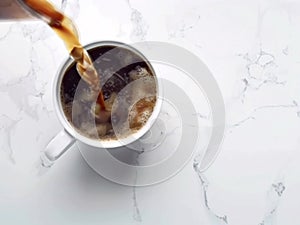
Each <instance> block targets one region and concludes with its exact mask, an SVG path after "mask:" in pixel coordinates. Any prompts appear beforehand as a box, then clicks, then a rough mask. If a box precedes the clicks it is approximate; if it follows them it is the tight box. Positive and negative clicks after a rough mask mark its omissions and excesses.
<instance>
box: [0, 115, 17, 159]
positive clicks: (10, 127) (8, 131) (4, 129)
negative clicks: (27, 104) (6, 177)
mask: <svg viewBox="0 0 300 225" xmlns="http://www.w3.org/2000/svg"><path fill="white" fill-rule="evenodd" d="M21 120H22V119H21V118H17V119H12V118H10V117H8V116H6V115H0V134H1V135H0V140H1V142H0V143H1V149H2V150H3V151H4V152H5V153H6V155H7V157H8V159H9V160H10V162H11V163H13V164H15V163H16V160H15V157H14V150H13V147H12V139H11V138H12V135H13V132H14V130H15V128H16V126H17V124H18V123H19V122H20V121H21Z"/></svg>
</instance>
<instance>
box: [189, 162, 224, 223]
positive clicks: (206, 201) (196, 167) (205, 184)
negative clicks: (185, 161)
mask: <svg viewBox="0 0 300 225" xmlns="http://www.w3.org/2000/svg"><path fill="white" fill-rule="evenodd" d="M200 158H201V157H200V156H196V157H195V159H194V164H193V167H194V170H195V172H196V173H197V175H198V177H199V179H200V182H201V186H202V190H203V196H204V204H205V207H206V209H207V211H208V212H209V214H210V215H212V216H213V217H214V218H215V219H217V220H218V221H220V222H221V223H222V224H228V218H227V215H222V216H221V215H219V214H218V213H216V212H215V211H214V209H213V208H212V207H211V206H210V203H209V197H208V189H209V181H208V180H207V178H206V177H205V175H204V173H203V172H201V171H200Z"/></svg>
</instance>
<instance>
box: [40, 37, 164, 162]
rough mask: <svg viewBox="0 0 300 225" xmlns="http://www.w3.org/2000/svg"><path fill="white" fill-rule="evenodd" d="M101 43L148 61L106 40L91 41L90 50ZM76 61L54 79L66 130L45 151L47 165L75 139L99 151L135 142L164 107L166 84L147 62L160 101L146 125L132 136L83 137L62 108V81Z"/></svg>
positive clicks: (83, 147) (82, 147)
mask: <svg viewBox="0 0 300 225" xmlns="http://www.w3.org/2000/svg"><path fill="white" fill-rule="evenodd" d="M100 46H115V47H121V48H125V49H126V50H129V51H131V52H133V53H135V54H137V55H139V56H140V58H142V59H143V61H144V62H147V59H146V58H145V56H143V55H142V54H141V53H140V52H139V51H138V50H137V49H135V48H133V47H131V46H129V45H126V44H123V43H120V42H115V41H102V42H95V43H92V44H89V45H87V46H85V48H86V49H87V50H89V49H93V48H95V47H100ZM73 62H74V61H73V60H72V59H71V58H68V60H67V61H66V62H65V63H64V64H63V65H62V67H61V68H60V69H59V72H58V73H57V75H56V77H55V79H54V82H53V93H54V107H55V111H56V114H57V116H58V118H59V121H60V123H61V124H62V125H63V128H64V129H63V130H62V131H60V133H59V134H57V135H56V136H55V137H54V138H53V139H52V140H51V141H50V143H49V144H48V145H47V147H46V149H45V151H44V152H43V163H44V164H45V165H46V164H48V165H52V164H53V163H54V161H56V160H57V159H58V158H59V157H60V156H62V155H63V153H64V152H66V151H67V150H68V149H69V148H70V147H71V146H72V145H73V144H74V143H75V142H77V146H78V147H79V150H80V151H81V152H89V150H99V151H101V149H117V148H119V147H122V146H126V145H128V144H131V143H133V142H134V141H136V140H138V139H139V138H141V137H142V136H143V135H144V134H145V133H146V132H147V131H148V130H149V129H150V128H151V126H152V125H153V123H154V122H155V120H156V118H157V116H158V114H159V112H160V107H161V102H162V100H161V98H160V97H159V96H162V85H161V84H160V83H159V79H157V78H156V74H155V72H154V69H153V68H152V66H151V65H150V63H148V62H147V64H148V67H149V69H151V70H152V71H151V72H152V74H154V78H155V81H156V87H157V88H156V89H157V91H156V95H157V96H156V99H157V100H156V103H155V106H154V109H153V112H152V114H151V116H150V117H149V119H148V120H147V122H146V124H145V125H144V126H143V127H141V128H140V129H139V130H138V131H137V132H134V133H132V134H130V135H129V136H127V137H125V138H117V139H114V140H102V141H100V140H97V139H91V138H88V137H86V136H83V135H82V134H80V133H79V132H78V131H76V129H74V127H73V125H71V124H70V122H69V121H68V119H67V118H66V116H65V115H64V111H63V108H62V103H61V97H60V96H61V93H60V91H61V83H62V79H63V76H64V74H65V72H66V70H67V69H68V68H69V67H70V65H71V64H72V63H73Z"/></svg>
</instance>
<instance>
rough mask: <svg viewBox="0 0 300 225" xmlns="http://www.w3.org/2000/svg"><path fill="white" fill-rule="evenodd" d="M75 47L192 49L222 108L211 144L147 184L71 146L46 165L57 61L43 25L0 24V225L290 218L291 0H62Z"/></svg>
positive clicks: (298, 5)
mask: <svg viewBox="0 0 300 225" xmlns="http://www.w3.org/2000/svg"><path fill="white" fill-rule="evenodd" d="M63 8H64V10H65V11H66V13H68V14H69V15H70V16H71V17H72V18H74V20H75V22H76V24H77V26H78V28H79V30H80V38H81V40H82V43H83V44H88V43H90V42H93V41H99V40H116V41H121V42H125V43H134V42H138V41H163V42H168V43H173V44H176V45H178V46H181V47H183V48H186V49H188V50H189V51H190V52H192V53H193V54H196V55H197V56H198V57H199V58H200V59H201V60H202V61H203V62H204V63H205V64H206V65H207V66H208V68H209V70H210V71H211V72H212V74H213V76H214V78H215V79H216V81H217V83H218V85H219V87H220V90H221V92H222V95H223V98H224V102H225V106H226V130H225V134H224V140H223V143H222V147H221V151H220V154H219V155H218V157H217V158H216V160H215V161H214V163H213V164H212V165H211V166H210V167H209V168H208V169H207V170H205V171H203V172H200V171H199V170H198V167H197V165H198V164H197V163H199V162H198V161H197V153H194V155H193V158H192V159H191V160H189V162H188V163H187V164H186V165H185V167H184V168H183V169H182V170H181V171H180V172H179V173H178V174H177V175H176V176H174V177H172V178H171V179H169V180H167V181H165V182H163V183H160V184H156V185H152V186H147V187H128V186H122V185H119V184H115V183H113V182H110V181H108V180H106V179H104V178H103V177H101V176H99V175H98V174H96V173H95V172H94V171H92V170H91V169H90V168H89V166H88V165H87V164H86V163H85V161H84V160H83V158H82V157H81V155H80V153H79V152H78V149H77V147H76V146H74V147H73V148H72V149H70V150H69V151H68V152H67V153H66V154H65V155H64V156H63V157H62V158H61V159H60V160H59V161H58V162H57V163H56V164H55V165H54V166H53V167H51V168H50V169H49V170H47V171H46V172H42V173H41V171H40V170H39V163H40V162H39V158H40V153H41V151H42V150H43V149H44V148H45V146H46V145H47V143H48V142H49V141H50V140H51V139H52V138H53V137H54V136H55V135H56V134H57V133H58V132H59V131H60V130H61V129H62V126H61V124H60V123H59V121H58V119H57V116H56V114H55V112H54V108H53V103H52V98H53V92H52V79H53V76H54V74H55V73H56V72H57V70H58V68H59V66H60V65H61V63H62V62H63V61H64V60H65V58H66V57H67V51H66V50H65V48H64V46H63V43H62V42H61V41H60V40H59V39H58V38H57V36H55V34H54V33H53V32H52V31H51V30H50V29H49V28H48V27H47V26H46V25H45V24H44V23H42V22H39V21H6V22H0V50H1V54H0V68H1V69H0V102H1V103H2V106H1V107H0V146H1V148H0V179H1V182H0V221H1V224H7V225H19V224H24V225H25V224H28V225H29V224H30V225H40V224H43V225H48V224H49V225H53V224H56V225H68V224H72V225H74V224H80V225H82V224H85V225H94V224H111V225H117V224H122V225H124V224H144V225H153V224H157V225H171V224H172V225H175V224H190V225H196V224H203V225H221V224H230V225H241V224H242V225H297V224H300V218H299V215H298V209H299V207H300V203H299V202H300V195H299V191H298V190H299V188H300V177H299V173H300V163H299V162H300V151H299V146H300V94H299V87H300V76H299V73H300V44H299V43H300V14H299V12H300V1H297V0H276V1H275V0H274V1H271V0H253V1H250V0H248V1H238V0H227V1H209V0H199V1H195V0H185V1H182V0H164V1H158V0H153V1H146V0H139V1H138V0H113V1H104V0H84V1H83V0H66V1H65V0H63Z"/></svg>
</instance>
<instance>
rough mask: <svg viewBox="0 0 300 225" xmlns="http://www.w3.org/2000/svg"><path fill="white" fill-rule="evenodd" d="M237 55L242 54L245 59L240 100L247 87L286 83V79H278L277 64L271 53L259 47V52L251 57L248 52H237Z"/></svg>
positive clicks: (244, 94) (257, 87)
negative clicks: (244, 72)
mask: <svg viewBox="0 0 300 225" xmlns="http://www.w3.org/2000/svg"><path fill="white" fill-rule="evenodd" d="M238 56H242V57H243V59H244V60H245V61H246V65H245V68H246V74H245V76H244V77H243V78H242V79H241V82H242V87H243V88H242V90H241V91H240V93H239V97H241V101H242V102H244V100H245V97H246V94H247V92H248V90H249V89H252V90H259V89H260V88H261V87H263V86H264V85H266V84H275V85H285V84H286V81H280V80H279V78H278V76H277V74H276V69H277V67H278V66H277V64H276V62H275V56H274V55H273V54H271V53H268V52H266V51H264V50H262V48H260V50H259V52H258V53H257V54H256V56H254V57H253V58H251V57H250V56H249V53H246V54H238Z"/></svg>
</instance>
